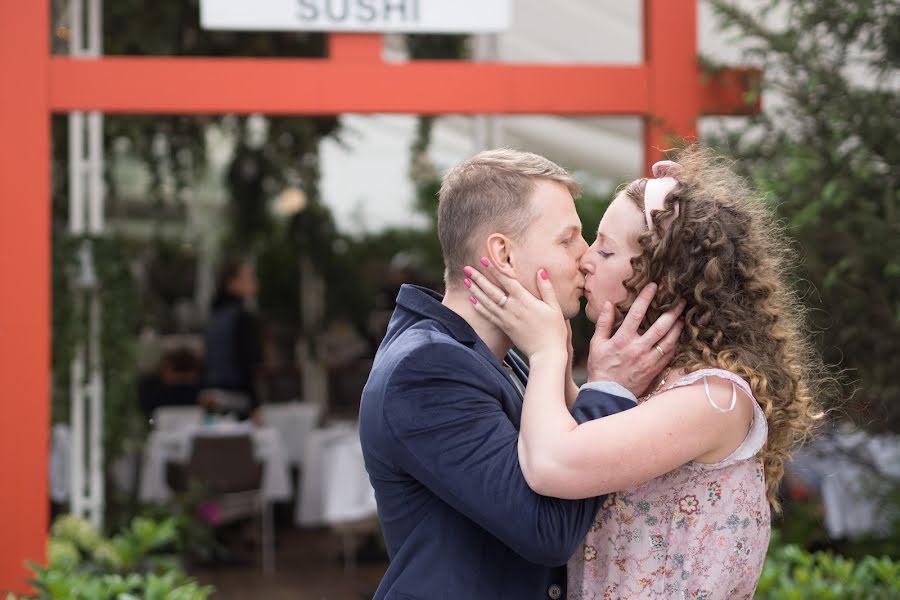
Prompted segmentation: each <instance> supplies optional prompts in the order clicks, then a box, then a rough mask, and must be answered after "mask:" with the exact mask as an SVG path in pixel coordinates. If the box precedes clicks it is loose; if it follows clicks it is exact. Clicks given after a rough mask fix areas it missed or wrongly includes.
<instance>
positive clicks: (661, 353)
mask: <svg viewBox="0 0 900 600" xmlns="http://www.w3.org/2000/svg"><path fill="white" fill-rule="evenodd" d="M654 348H656V351H657V352H659V357H660V358H665V357H666V353H665V352H664V351H663V349H662V348H660V347H659V344H657V345H656V346H654Z"/></svg>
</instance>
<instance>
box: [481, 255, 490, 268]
mask: <svg viewBox="0 0 900 600" xmlns="http://www.w3.org/2000/svg"><path fill="white" fill-rule="evenodd" d="M481 264H483V265H484V266H486V267H489V266H491V261H489V260H488V259H486V258H485V257H483V256H482V257H481Z"/></svg>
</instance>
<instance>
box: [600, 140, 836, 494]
mask: <svg viewBox="0 0 900 600" xmlns="http://www.w3.org/2000/svg"><path fill="white" fill-rule="evenodd" d="M675 160H677V161H678V163H679V164H680V165H681V166H682V171H681V172H680V173H679V174H678V175H677V176H676V179H677V181H678V183H677V185H676V187H675V188H674V189H673V190H672V191H671V192H670V193H669V194H668V195H667V196H666V198H665V201H664V204H663V209H662V210H659V211H656V212H654V213H653V217H652V218H653V223H654V231H657V232H661V236H657V235H654V233H653V232H651V231H647V232H644V233H643V234H641V235H640V237H639V238H638V242H639V244H640V247H641V250H642V252H641V254H640V255H638V256H636V257H634V258H633V259H632V260H631V266H632V268H633V269H634V273H633V275H632V276H631V277H630V278H629V279H628V280H626V281H625V282H624V286H625V288H626V290H627V291H628V296H627V298H626V300H625V301H623V302H622V303H620V304H619V305H618V306H617V309H618V312H619V314H620V315H623V314H624V313H625V312H627V310H628V307H629V306H630V305H631V303H632V301H633V300H634V298H635V297H636V296H637V294H638V292H639V291H640V289H641V288H643V287H644V286H645V285H646V284H647V283H649V282H651V281H655V282H657V284H658V285H659V289H658V292H657V294H656V297H655V298H654V300H653V303H652V304H651V306H650V309H649V310H648V311H647V315H646V317H645V322H644V327H648V326H649V324H651V323H653V322H654V321H655V320H656V318H657V317H659V316H660V314H661V313H663V312H664V311H666V310H669V309H670V308H672V307H674V306H675V305H676V304H677V303H678V301H679V299H681V298H684V299H685V300H686V301H687V306H686V307H685V310H684V322H685V327H684V331H683V333H682V336H681V340H680V342H679V348H678V350H677V353H676V356H675V358H674V360H673V361H672V365H671V366H672V367H673V368H674V369H684V370H685V371H686V372H691V371H696V370H698V369H701V368H704V367H710V366H712V367H718V368H721V369H725V370H728V371H731V372H733V373H736V374H738V375H740V376H741V377H743V378H744V379H745V380H746V381H747V382H748V383H749V384H750V387H751V389H752V390H753V394H754V396H755V397H756V400H757V402H759V405H760V407H761V408H762V410H763V412H764V413H765V415H766V419H767V421H768V426H769V435H768V440H767V442H766V444H765V446H764V447H763V449H762V451H761V452H760V458H761V459H762V460H763V463H764V466H765V476H766V485H767V493H768V498H769V502H770V504H771V505H772V507H773V509H774V510H776V511H779V510H780V504H779V501H778V496H777V491H778V486H779V483H780V482H781V479H782V477H783V476H784V462H785V460H787V459H788V458H789V457H790V453H791V450H792V449H793V448H795V447H796V446H798V445H800V444H802V443H803V442H805V441H806V440H808V439H809V438H810V437H811V435H812V432H813V426H814V424H815V422H816V421H817V420H819V419H820V418H821V416H822V411H821V409H820V400H821V398H822V394H825V393H829V390H828V388H830V385H829V381H830V379H829V377H828V376H827V371H826V369H825V367H824V365H823V363H822V360H821V358H820V355H819V353H818V351H817V350H816V348H815V345H814V344H813V342H812V340H811V339H810V336H809V335H806V334H804V329H805V327H806V311H805V308H804V305H803V304H802V302H801V301H800V299H799V298H798V296H797V295H796V293H795V291H794V290H793V287H792V286H791V284H790V279H789V275H790V272H791V268H792V266H793V262H794V256H796V252H793V251H792V248H791V246H790V244H789V243H788V241H787V239H786V238H785V236H784V235H783V234H782V231H781V227H779V226H778V224H777V223H776V221H775V219H774V217H773V214H772V211H771V210H770V208H769V207H768V206H767V204H766V200H765V198H764V197H763V196H762V195H761V194H759V193H757V192H755V191H754V190H753V189H752V188H751V187H750V186H749V185H748V184H747V182H745V181H744V180H743V179H742V178H741V177H740V176H738V175H737V174H736V173H735V171H734V170H733V169H732V167H731V163H730V162H729V161H728V160H726V159H724V158H722V157H719V156H717V155H716V154H715V153H713V152H712V151H710V150H709V149H705V148H702V147H699V146H696V145H695V146H691V147H688V148H685V149H683V150H681V151H680V152H679V153H678V154H677V156H676V157H675ZM646 184H647V179H638V180H636V181H633V182H631V183H630V184H628V185H627V186H626V187H625V189H624V191H623V194H624V195H625V196H626V197H627V198H629V199H630V200H632V201H633V202H634V203H635V204H636V205H637V207H638V208H639V209H640V210H641V211H642V212H643V210H644V188H645V186H646ZM676 202H677V203H678V206H679V210H678V213H677V215H676V213H675V210H674V208H673V207H674V205H675V203H676ZM620 318H621V317H620Z"/></svg>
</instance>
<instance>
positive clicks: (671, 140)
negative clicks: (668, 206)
mask: <svg viewBox="0 0 900 600" xmlns="http://www.w3.org/2000/svg"><path fill="white" fill-rule="evenodd" d="M643 7H644V27H643V30H644V63H645V64H646V65H647V73H648V91H649V99H650V106H649V110H648V111H647V115H646V116H645V118H644V148H645V149H646V150H645V156H644V165H645V172H646V174H649V172H650V165H652V164H653V163H654V162H656V161H658V160H659V159H660V158H662V156H663V151H664V150H666V149H668V148H671V147H672V146H673V145H674V144H675V143H676V142H677V141H678V140H680V139H682V138H688V139H691V138H696V136H697V118H698V117H699V116H700V114H701V98H700V97H701V94H700V88H699V85H698V84H699V82H698V80H697V69H698V67H697V47H696V44H697V3H696V2H694V1H690V2H674V1H672V0H644V5H643Z"/></svg>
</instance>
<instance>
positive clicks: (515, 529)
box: [360, 150, 664, 600]
mask: <svg viewBox="0 0 900 600" xmlns="http://www.w3.org/2000/svg"><path fill="white" fill-rule="evenodd" d="M579 195H580V190H579V187H578V184H577V183H576V182H575V181H574V179H572V177H571V176H570V175H569V174H568V173H567V172H566V171H565V170H564V169H562V168H560V167H559V166H557V165H555V164H554V163H552V162H550V161H549V160H547V159H545V158H543V157H540V156H537V155H535V154H530V153H523V152H516V151H513V150H493V151H487V152H482V153H480V154H478V155H477V156H475V157H474V158H472V159H470V160H468V161H466V162H464V163H463V164H461V165H459V166H457V167H456V168H454V169H452V170H451V171H450V172H449V173H448V174H447V175H446V177H445V178H444V181H443V184H442V186H441V191H440V198H439V206H438V234H439V237H440V241H441V248H442V252H443V257H444V262H445V266H446V272H445V283H446V296H444V297H443V298H441V296H440V295H438V294H437V293H435V292H432V291H430V290H426V289H424V288H419V287H415V286H404V287H403V288H402V289H401V290H400V293H399V295H398V297H397V308H396V310H395V311H394V314H393V316H392V318H391V322H390V324H389V326H388V331H387V334H386V336H385V338H384V340H383V341H382V343H381V346H380V348H379V350H378V353H377V355H376V357H375V363H374V366H373V369H372V373H371V375H370V377H369V381H368V383H367V384H366V388H365V390H364V391H363V396H362V401H361V407H360V438H361V440H362V445H363V452H364V455H365V461H366V468H367V470H368V472H369V477H370V480H371V482H372V485H373V487H374V488H375V494H376V499H377V501H378V513H379V518H380V519H381V523H382V527H383V530H384V534H385V541H386V542H387V549H388V554H389V556H390V558H391V564H390V566H389V568H388V570H387V573H386V574H385V576H384V579H383V580H382V582H381V585H380V586H379V588H378V591H377V592H376V595H375V598H376V600H378V599H382V598H384V599H387V600H390V599H423V600H424V599H427V600H431V599H437V598H447V599H453V600H463V599H465V600H474V599H481V598H483V599H485V600H488V599H490V600H496V599H501V598H510V599H515V600H521V599H528V598H534V599H537V598H551V599H557V598H563V597H565V593H566V590H565V582H566V573H565V567H564V566H563V565H565V563H566V561H567V560H568V559H569V557H570V556H571V555H572V553H573V551H574V550H575V548H576V547H577V546H578V544H579V543H580V542H581V541H582V540H583V538H584V536H585V534H586V533H587V530H588V528H589V527H590V526H591V523H592V521H593V518H594V516H595V514H596V512H597V509H598V508H599V506H600V503H601V502H602V500H603V498H592V499H588V500H583V501H567V500H559V499H554V498H546V497H542V496H539V495H538V494H536V493H534V492H533V491H532V490H531V489H530V488H529V487H528V485H527V483H526V482H525V479H524V477H523V475H522V471H521V469H520V467H519V463H518V456H517V450H516V446H517V436H518V426H519V419H520V415H521V409H522V398H523V391H524V386H525V384H526V382H527V376H528V369H527V367H526V365H525V364H524V363H523V362H522V360H521V359H519V357H518V356H516V354H515V353H513V352H511V351H510V350H511V347H512V343H511V342H510V340H509V338H508V337H506V335H505V334H503V333H502V332H501V331H499V330H498V329H497V328H495V327H494V326H493V325H492V324H491V323H489V322H488V321H487V320H485V319H483V318H481V317H480V316H479V315H478V313H476V312H475V310H473V307H472V305H471V304H470V299H469V296H470V294H469V293H468V290H467V289H466V287H465V286H464V284H463V279H464V277H465V275H464V274H463V268H464V266H466V265H477V264H478V261H479V260H480V258H481V257H485V258H487V259H488V260H490V261H493V263H494V265H495V266H497V268H499V269H501V270H502V271H503V272H504V273H506V274H508V275H510V276H514V277H516V278H517V279H518V280H519V281H520V282H521V283H522V284H523V285H524V286H525V287H526V288H527V289H528V290H529V291H531V293H533V294H537V288H536V283H535V273H537V271H538V269H540V268H543V269H546V271H547V272H548V273H549V276H550V280H551V281H552V282H553V285H554V289H555V291H556V295H557V297H558V299H559V303H560V306H561V307H562V309H563V313H564V314H565V316H566V318H571V317H574V316H575V315H577V314H578V312H579V310H580V302H579V298H580V296H581V294H582V291H583V286H584V276H583V275H582V273H581V272H580V271H579V270H578V260H579V259H580V258H581V256H582V254H584V252H585V251H586V250H587V244H586V243H585V241H584V240H583V238H582V237H581V223H580V221H579V219H578V215H577V213H576V211H575V204H574V199H575V198H577V197H578V196H579ZM636 304H637V303H636ZM636 310H638V309H636ZM570 354H571V353H570ZM569 363H570V364H569V372H570V374H571V356H570V360H569ZM663 366H664V365H663V364H662V362H661V361H660V359H659V356H658V355H656V353H655V351H653V350H651V351H650V352H648V351H645V350H643V349H641V348H639V344H637V343H635V340H631V339H616V340H615V341H614V342H613V341H612V340H595V342H594V343H592V357H591V361H590V363H589V371H590V373H589V375H590V379H591V381H592V382H594V383H589V384H587V385H586V386H585V387H584V388H583V389H582V390H580V391H579V390H578V389H577V387H576V386H575V385H574V384H573V383H571V381H570V382H569V385H568V388H567V392H566V397H567V401H568V403H569V405H570V406H572V411H573V415H574V416H575V418H576V419H577V420H578V421H579V422H584V421H586V420H589V419H594V418H600V417H603V416H606V415H609V414H613V413H616V412H619V411H621V410H625V409H627V408H630V407H632V406H634V402H635V400H634V395H633V392H640V391H642V390H643V389H644V388H646V387H647V385H648V384H649V382H650V380H651V379H652V378H653V377H655V376H656V375H657V374H658V373H659V371H660V370H661V369H662V367H663ZM569 380H571V377H569ZM616 380H619V381H628V382H632V383H629V387H630V388H631V391H630V392H629V391H628V390H626V389H625V388H624V387H622V386H621V385H619V384H617V383H613V382H614V381H616Z"/></svg>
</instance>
